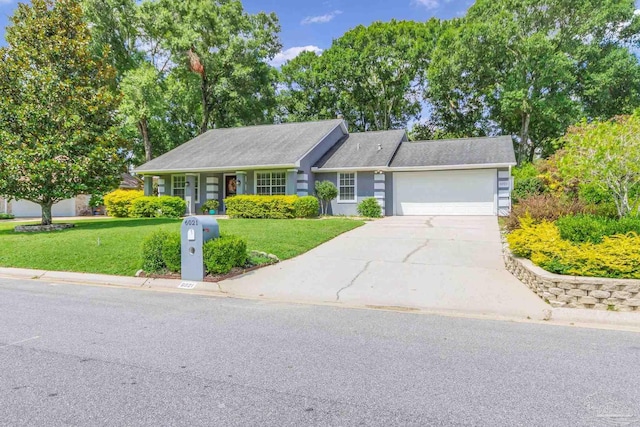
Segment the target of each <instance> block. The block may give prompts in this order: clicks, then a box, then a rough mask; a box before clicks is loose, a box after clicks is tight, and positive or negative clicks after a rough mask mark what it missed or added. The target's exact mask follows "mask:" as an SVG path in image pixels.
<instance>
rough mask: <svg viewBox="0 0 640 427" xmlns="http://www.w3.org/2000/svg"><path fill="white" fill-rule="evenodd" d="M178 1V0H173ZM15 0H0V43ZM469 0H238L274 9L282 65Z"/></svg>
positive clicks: (457, 10) (460, 11) (456, 9)
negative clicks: (349, 35) (352, 34)
mask: <svg viewBox="0 0 640 427" xmlns="http://www.w3.org/2000/svg"><path fill="white" fill-rule="evenodd" d="M176 1H180V0H176ZM17 3H18V1H17V0H0V45H4V44H5V41H4V31H5V30H4V29H5V27H6V26H7V25H8V18H9V16H11V15H12V13H13V10H14V9H15V7H16V5H17ZM472 3H473V0H242V4H243V5H244V7H245V9H246V10H247V11H248V12H250V13H256V12H261V11H264V12H275V13H276V14H277V15H278V17H279V19H280V25H281V26H282V31H281V33H280V38H281V41H282V45H283V51H282V53H281V54H279V55H278V56H277V57H276V58H275V59H274V61H273V65H276V66H279V65H282V63H284V62H285V61H286V60H288V59H291V58H293V57H295V56H296V55H297V54H298V53H300V52H301V51H303V50H314V51H316V52H320V51H322V50H324V49H327V48H328V47H329V46H331V42H332V40H333V39H336V38H339V37H340V36H341V35H342V34H344V33H345V32H346V31H347V30H349V29H351V28H353V27H355V26H357V25H360V24H363V25H369V24H371V23H372V22H375V21H389V20H391V19H392V18H395V19H398V20H414V21H426V20H428V19H429V18H431V17H434V16H435V17H438V18H452V17H455V16H461V15H464V13H465V12H466V10H467V9H468V8H469V6H470V5H471V4H472Z"/></svg>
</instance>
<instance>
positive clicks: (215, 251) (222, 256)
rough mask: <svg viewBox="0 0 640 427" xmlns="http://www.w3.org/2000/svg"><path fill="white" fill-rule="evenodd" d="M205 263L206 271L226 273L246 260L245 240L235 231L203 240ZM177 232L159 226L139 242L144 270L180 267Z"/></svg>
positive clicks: (242, 264) (152, 271) (175, 271)
mask: <svg viewBox="0 0 640 427" xmlns="http://www.w3.org/2000/svg"><path fill="white" fill-rule="evenodd" d="M203 250H204V254H203V255H204V264H205V267H206V271H207V273H210V274H226V273H228V272H229V271H231V269H232V268H234V267H244V266H245V265H246V264H247V259H248V255H247V241H246V240H245V239H243V238H241V237H238V236H234V235H229V234H227V235H222V236H220V238H219V239H214V240H210V241H208V242H206V243H205V244H204V248H203ZM181 252H182V247H181V242H180V233H179V232H169V231H165V230H158V231H156V232H154V233H151V234H150V235H148V236H147V237H146V238H145V239H144V240H143V242H142V260H143V263H142V269H143V270H144V271H146V272H147V273H162V272H165V271H170V272H173V273H179V272H180V270H181V268H182V265H181V264H182V259H181Z"/></svg>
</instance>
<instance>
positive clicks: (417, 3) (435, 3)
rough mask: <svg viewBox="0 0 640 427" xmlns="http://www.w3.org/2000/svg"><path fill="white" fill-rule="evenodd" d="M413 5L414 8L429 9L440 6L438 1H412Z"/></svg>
mask: <svg viewBox="0 0 640 427" xmlns="http://www.w3.org/2000/svg"><path fill="white" fill-rule="evenodd" d="M411 4H412V5H414V6H421V7H424V8H427V9H435V8H437V7H438V6H440V2H439V1H438V0H411Z"/></svg>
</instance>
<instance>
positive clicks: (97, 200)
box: [89, 194, 104, 208]
mask: <svg viewBox="0 0 640 427" xmlns="http://www.w3.org/2000/svg"><path fill="white" fill-rule="evenodd" d="M100 206H104V197H103V196H101V195H99V194H92V195H91V198H89V207H91V208H99V207H100Z"/></svg>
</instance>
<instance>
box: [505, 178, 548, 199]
mask: <svg viewBox="0 0 640 427" xmlns="http://www.w3.org/2000/svg"><path fill="white" fill-rule="evenodd" d="M542 193H544V182H543V181H542V179H540V178H538V177H535V176H534V177H531V178H520V179H515V183H514V185H513V191H512V192H511V198H512V199H513V202H514V203H518V202H519V201H520V200H523V199H526V198H529V197H531V196H537V195H539V194H542Z"/></svg>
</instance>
